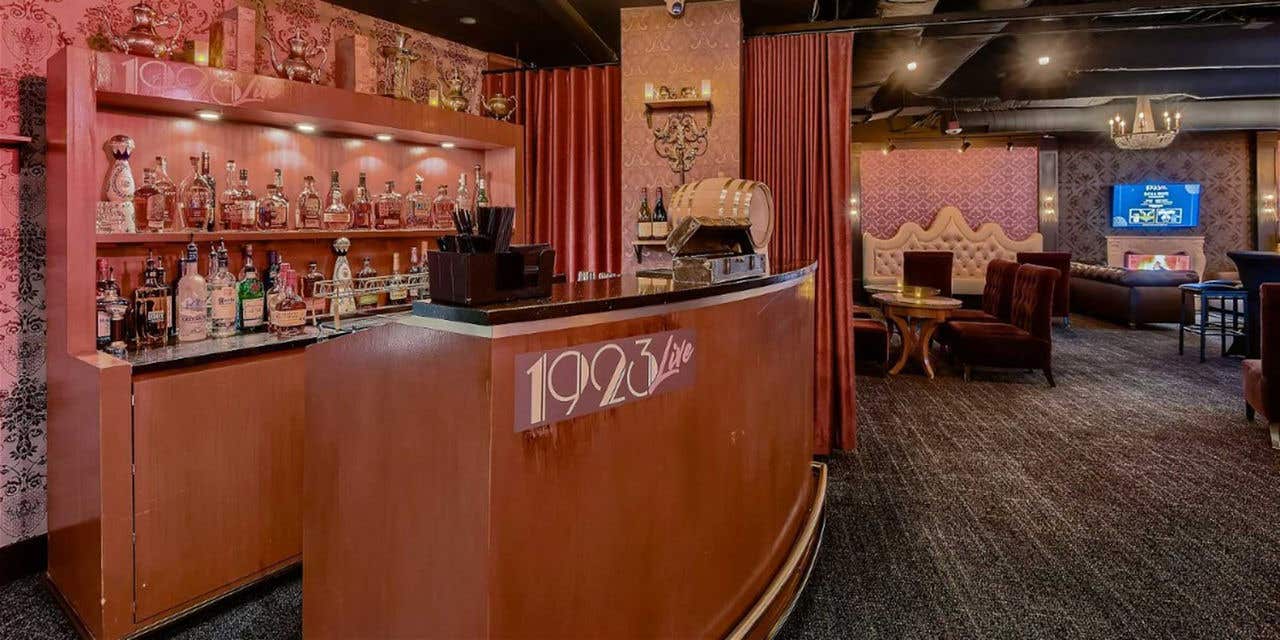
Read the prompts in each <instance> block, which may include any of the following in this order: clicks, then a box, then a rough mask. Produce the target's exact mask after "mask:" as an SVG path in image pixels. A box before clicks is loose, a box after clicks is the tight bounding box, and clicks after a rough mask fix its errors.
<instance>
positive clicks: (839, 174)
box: [743, 33, 857, 454]
mask: <svg viewBox="0 0 1280 640" xmlns="http://www.w3.org/2000/svg"><path fill="white" fill-rule="evenodd" d="M852 58H853V34H848V33H837V34H805V35H790V36H776V37H762V38H752V39H750V40H748V41H747V42H746V44H745V45H744V47H743V65H744V81H745V82H744V86H745V90H744V96H745V99H744V111H743V114H744V115H743V122H744V129H745V132H744V133H745V143H744V156H745V158H744V160H745V161H744V163H743V167H744V171H745V174H746V177H747V178H750V179H753V180H760V181H762V182H764V183H766V184H768V185H769V186H770V187H771V188H772V189H773V194H774V198H775V201H776V202H775V204H776V210H777V216H778V219H777V224H776V226H775V231H774V235H773V240H772V241H771V242H770V245H769V251H770V253H771V254H772V256H771V259H772V260H773V261H774V262H775V263H776V264H785V263H790V262H796V261H802V260H803V261H814V262H816V263H817V264H818V274H817V327H816V337H815V340H816V342H817V344H816V345H815V350H816V357H815V366H816V369H817V370H816V378H815V382H816V384H815V389H814V395H815V398H814V402H815V404H816V411H815V414H814V416H815V424H814V452H815V453H817V454H827V453H830V452H831V451H832V450H833V449H852V448H854V446H855V445H856V434H857V398H856V397H855V395H854V391H855V390H854V384H855V380H854V360H853V328H852V317H853V273H854V270H853V242H854V241H855V238H854V237H853V227H852V221H851V219H850V216H849V203H848V200H849V193H850V192H849V181H850V176H851V173H850V166H849V163H850V146H849V145H850V138H849V135H850V134H849V108H850V92H851V90H852V87H851V64H852Z"/></svg>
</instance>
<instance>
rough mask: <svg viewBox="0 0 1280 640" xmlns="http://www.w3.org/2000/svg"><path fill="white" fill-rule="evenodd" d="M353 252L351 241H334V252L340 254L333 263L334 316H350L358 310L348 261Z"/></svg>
mask: <svg viewBox="0 0 1280 640" xmlns="http://www.w3.org/2000/svg"><path fill="white" fill-rule="evenodd" d="M349 251H351V240H348V239H347V238H338V239H337V240H334V241H333V252H334V253H336V254H338V257H337V259H335V260H334V261H333V289H334V293H335V294H337V295H335V296H334V298H333V301H332V302H330V303H329V310H330V311H331V312H332V313H334V314H350V313H352V312H354V311H355V310H356V301H355V299H354V297H353V295H354V283H353V281H352V277H351V263H350V262H348V261H347V252H349Z"/></svg>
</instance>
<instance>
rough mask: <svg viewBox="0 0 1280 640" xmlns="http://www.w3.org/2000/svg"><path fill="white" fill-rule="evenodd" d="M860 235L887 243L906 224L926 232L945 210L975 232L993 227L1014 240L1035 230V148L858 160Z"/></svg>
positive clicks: (907, 152) (909, 152) (900, 153)
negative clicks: (952, 211) (950, 210)
mask: <svg viewBox="0 0 1280 640" xmlns="http://www.w3.org/2000/svg"><path fill="white" fill-rule="evenodd" d="M861 158H862V161H861V170H862V230H863V231H865V232H868V233H870V234H871V235H873V236H875V237H877V238H891V237H893V234H895V233H897V231H898V228H899V227H901V226H902V225H904V224H906V223H908V222H915V223H917V224H919V225H920V226H921V227H928V226H929V223H930V222H932V221H933V217H934V216H935V215H936V214H937V213H938V210H939V209H941V208H942V207H943V206H946V205H953V206H955V207H957V208H959V209H960V211H961V213H963V214H964V217H965V219H966V220H968V221H969V224H971V225H973V226H974V227H975V228H976V227H978V226H979V225H981V224H984V223H987V222H994V223H996V224H998V225H1000V226H1001V227H1003V228H1004V230H1005V233H1008V234H1009V237H1011V238H1013V239H1014V240H1022V239H1025V238H1026V237H1027V236H1030V235H1031V234H1033V233H1035V232H1036V231H1037V230H1038V229H1039V217H1038V213H1037V209H1036V204H1037V203H1036V200H1037V193H1038V189H1039V185H1038V180H1039V174H1038V171H1039V168H1038V161H1037V151H1036V149H1035V148H1034V147H1014V148H1013V150H1012V151H1006V150H1005V149H1004V148H1003V147H997V148H991V147H975V148H972V149H969V150H968V151H966V152H965V153H963V154H960V153H957V152H956V151H955V150H953V149H899V150H897V151H894V152H893V153H889V154H883V153H880V152H879V151H869V152H864V153H862V154H861Z"/></svg>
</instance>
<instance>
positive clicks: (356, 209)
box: [351, 172, 373, 229]
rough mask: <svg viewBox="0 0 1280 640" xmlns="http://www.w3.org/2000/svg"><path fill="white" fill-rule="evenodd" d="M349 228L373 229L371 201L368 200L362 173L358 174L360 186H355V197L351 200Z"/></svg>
mask: <svg viewBox="0 0 1280 640" xmlns="http://www.w3.org/2000/svg"><path fill="white" fill-rule="evenodd" d="M351 228H352V229H371V228H373V201H372V200H370V199H369V187H368V186H366V184H365V177H364V172H361V173H360V184H359V185H358V186H356V192H355V196H354V197H353V198H351Z"/></svg>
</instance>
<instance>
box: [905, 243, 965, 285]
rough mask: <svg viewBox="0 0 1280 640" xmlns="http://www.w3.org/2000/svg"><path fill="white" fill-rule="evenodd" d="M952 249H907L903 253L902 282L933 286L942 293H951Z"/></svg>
mask: <svg viewBox="0 0 1280 640" xmlns="http://www.w3.org/2000/svg"><path fill="white" fill-rule="evenodd" d="M954 258H955V256H954V255H952V253H951V252H950V251H905V252H903V254H902V284H904V285H909V286H914V287H933V288H934V289H937V290H938V292H939V293H940V294H941V295H944V296H949V295H951V274H952V271H953V270H952V263H953V261H954Z"/></svg>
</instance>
